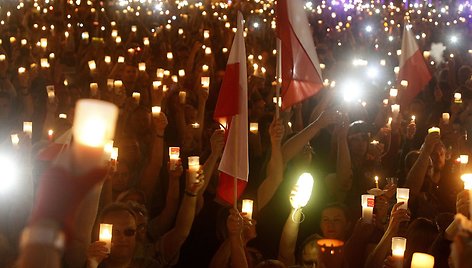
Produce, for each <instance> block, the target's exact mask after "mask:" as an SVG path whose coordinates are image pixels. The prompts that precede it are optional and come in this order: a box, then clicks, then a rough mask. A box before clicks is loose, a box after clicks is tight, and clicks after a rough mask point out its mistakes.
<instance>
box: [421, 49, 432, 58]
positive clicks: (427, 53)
mask: <svg viewBox="0 0 472 268" xmlns="http://www.w3.org/2000/svg"><path fill="white" fill-rule="evenodd" d="M430 55H431V52H429V51H428V50H425V51H423V57H425V58H429V56H430Z"/></svg>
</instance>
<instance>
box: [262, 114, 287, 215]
mask: <svg viewBox="0 0 472 268" xmlns="http://www.w3.org/2000/svg"><path fill="white" fill-rule="evenodd" d="M284 130H285V128H284V126H283V125H282V120H281V119H278V120H274V121H273V122H272V124H271V125H270V128H269V134H270V140H271V145H272V151H271V155H270V160H269V163H268V165H267V169H266V170H267V171H266V178H265V179H264V181H263V182H262V183H261V185H260V186H259V188H258V189H257V208H258V209H259V210H261V209H262V208H264V207H265V206H266V205H267V204H268V203H269V201H270V200H271V199H272V197H273V196H274V194H275V192H276V191H277V188H278V187H279V185H280V183H282V180H283V176H284V174H283V173H284V162H283V156H282V150H281V149H282V148H281V143H282V139H283V137H284Z"/></svg>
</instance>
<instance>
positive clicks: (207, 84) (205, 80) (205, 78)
mask: <svg viewBox="0 0 472 268" xmlns="http://www.w3.org/2000/svg"><path fill="white" fill-rule="evenodd" d="M200 82H201V84H202V88H203V89H205V90H209V89H210V77H208V76H203V77H202V78H201V79H200Z"/></svg>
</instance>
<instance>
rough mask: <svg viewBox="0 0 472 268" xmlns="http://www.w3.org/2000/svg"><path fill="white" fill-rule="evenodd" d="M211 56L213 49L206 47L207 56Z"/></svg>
mask: <svg viewBox="0 0 472 268" xmlns="http://www.w3.org/2000/svg"><path fill="white" fill-rule="evenodd" d="M210 54H211V47H206V48H205V55H210Z"/></svg>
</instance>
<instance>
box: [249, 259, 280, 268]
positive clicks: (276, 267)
mask: <svg viewBox="0 0 472 268" xmlns="http://www.w3.org/2000/svg"><path fill="white" fill-rule="evenodd" d="M286 267H287V266H286V265H285V264H284V263H283V262H281V261H278V260H265V261H263V262H261V263H259V264H258V265H256V267H255V268H286Z"/></svg>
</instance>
